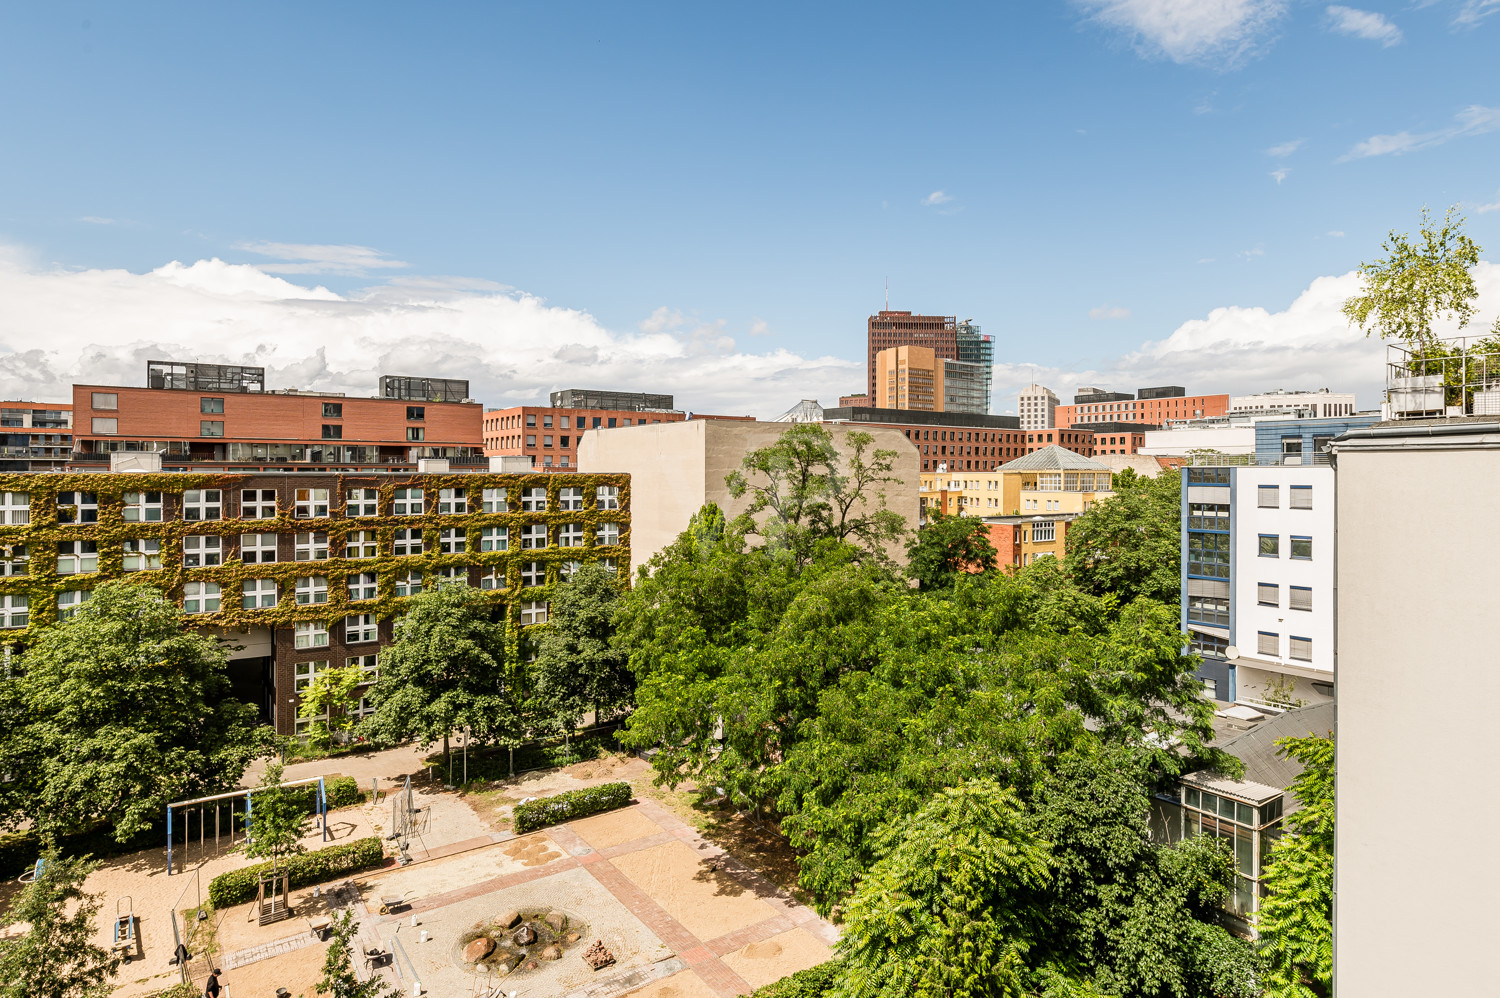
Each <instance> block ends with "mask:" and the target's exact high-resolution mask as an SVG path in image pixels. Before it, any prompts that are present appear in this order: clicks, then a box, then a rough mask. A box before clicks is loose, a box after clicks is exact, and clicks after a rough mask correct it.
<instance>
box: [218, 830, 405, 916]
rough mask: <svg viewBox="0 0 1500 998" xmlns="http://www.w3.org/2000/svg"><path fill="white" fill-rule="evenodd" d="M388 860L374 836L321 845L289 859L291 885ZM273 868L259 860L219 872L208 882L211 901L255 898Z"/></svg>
mask: <svg viewBox="0 0 1500 998" xmlns="http://www.w3.org/2000/svg"><path fill="white" fill-rule="evenodd" d="M384 861H385V854H384V852H383V851H382V850H381V848H380V840H379V839H377V838H375V837H373V836H372V837H370V838H367V839H357V840H356V841H354V842H346V843H344V844H343V845H337V846H329V847H328V848H327V849H317V850H314V851H313V852H309V853H303V854H302V855H300V856H293V857H291V858H290V859H289V860H287V863H286V866H287V872H288V873H289V875H290V876H289V880H288V886H289V887H291V888H293V889H296V888H298V887H308V886H311V885H312V884H317V883H322V882H323V881H325V880H332V879H334V878H335V877H339V876H343V875H345V874H350V873H358V872H360V871H362V870H370V869H374V868H375V867H377V866H379V865H380V864H381V863H383V862H384ZM270 870H271V864H270V863H257V864H256V865H254V866H247V867H245V868H244V869H242V870H230V871H229V872H228V873H221V874H219V875H218V876H217V877H215V878H214V879H213V882H212V883H210V884H209V885H208V900H209V903H210V904H212V905H213V906H214V907H215V908H217V909H219V910H221V911H222V910H223V909H225V908H231V907H233V906H234V905H237V904H244V903H245V902H246V901H253V900H255V896H256V894H257V893H258V892H259V890H260V875H261V874H262V873H269V872H270Z"/></svg>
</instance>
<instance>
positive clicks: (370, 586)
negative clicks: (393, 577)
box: [347, 572, 380, 602]
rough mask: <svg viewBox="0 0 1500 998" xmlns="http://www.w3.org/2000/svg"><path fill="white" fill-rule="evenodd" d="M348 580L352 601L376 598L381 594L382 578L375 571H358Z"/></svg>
mask: <svg viewBox="0 0 1500 998" xmlns="http://www.w3.org/2000/svg"><path fill="white" fill-rule="evenodd" d="M347 581H348V584H349V599H350V600H351V601H354V602H358V601H359V600H366V599H375V598H376V596H377V595H379V587H380V579H379V576H377V575H376V574H375V573H374V572H357V573H355V574H354V575H351V576H349V577H348V580H347Z"/></svg>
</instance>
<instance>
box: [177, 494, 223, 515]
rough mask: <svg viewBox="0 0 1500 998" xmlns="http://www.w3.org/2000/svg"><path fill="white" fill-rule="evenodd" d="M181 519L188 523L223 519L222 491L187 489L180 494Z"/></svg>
mask: <svg viewBox="0 0 1500 998" xmlns="http://www.w3.org/2000/svg"><path fill="white" fill-rule="evenodd" d="M182 518H183V519H184V520H186V521H188V522H189V523H193V522H207V521H209V520H222V519H224V492H223V490H222V489H188V490H187V491H186V492H184V493H183V494H182Z"/></svg>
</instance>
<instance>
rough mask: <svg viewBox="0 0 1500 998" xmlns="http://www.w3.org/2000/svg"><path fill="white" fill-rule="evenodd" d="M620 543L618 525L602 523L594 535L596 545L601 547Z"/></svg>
mask: <svg viewBox="0 0 1500 998" xmlns="http://www.w3.org/2000/svg"><path fill="white" fill-rule="evenodd" d="M618 543H620V525H619V524H618V523H601V524H599V529H598V531H597V532H596V533H595V535H594V544H595V545H596V546H599V547H610V546H612V545H615V544H618Z"/></svg>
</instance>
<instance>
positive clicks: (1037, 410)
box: [1016, 385, 1057, 430]
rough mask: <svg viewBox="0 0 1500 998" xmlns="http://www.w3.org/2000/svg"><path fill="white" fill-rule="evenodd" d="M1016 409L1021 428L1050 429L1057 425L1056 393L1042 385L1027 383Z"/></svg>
mask: <svg viewBox="0 0 1500 998" xmlns="http://www.w3.org/2000/svg"><path fill="white" fill-rule="evenodd" d="M1018 402H1019V405H1018V407H1017V409H1016V412H1017V414H1018V415H1019V416H1020V417H1021V429H1023V430H1051V429H1056V427H1057V395H1056V393H1054V392H1053V391H1052V389H1050V388H1047V387H1045V386H1043V385H1027V386H1026V387H1025V388H1024V389H1022V391H1021V395H1020V397H1019V399H1018Z"/></svg>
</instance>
